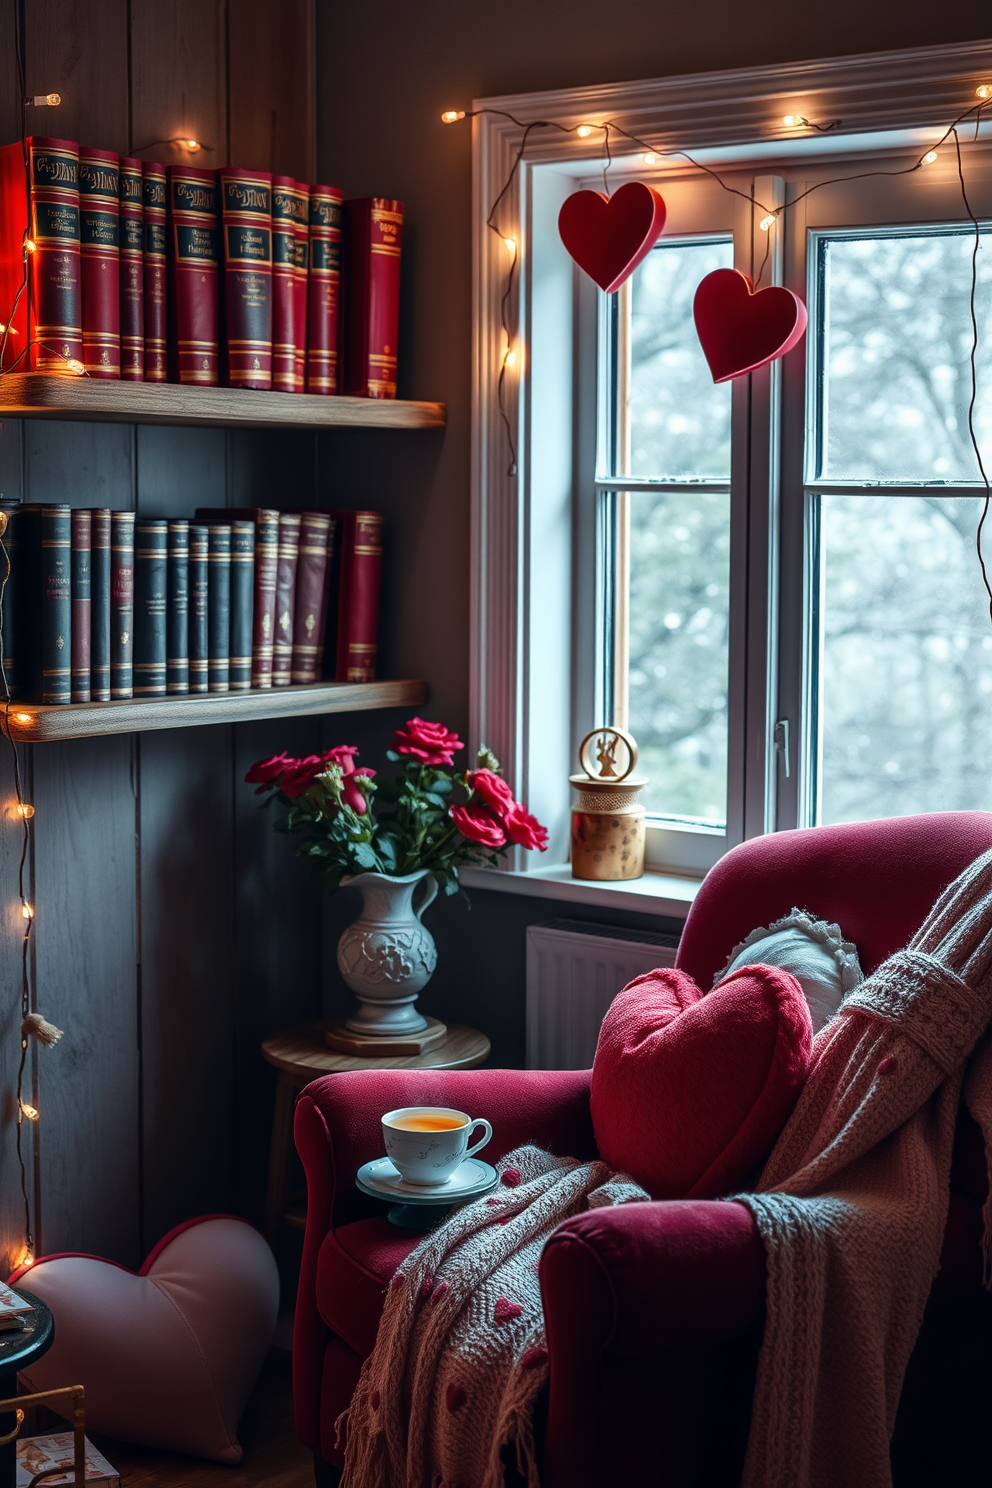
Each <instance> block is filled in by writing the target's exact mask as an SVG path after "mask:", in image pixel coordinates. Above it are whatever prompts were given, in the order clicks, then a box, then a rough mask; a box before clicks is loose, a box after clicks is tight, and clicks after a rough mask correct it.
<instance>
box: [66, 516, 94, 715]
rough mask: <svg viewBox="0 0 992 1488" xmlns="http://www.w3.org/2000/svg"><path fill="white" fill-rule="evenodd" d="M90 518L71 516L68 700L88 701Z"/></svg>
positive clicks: (91, 528) (91, 602)
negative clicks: (70, 677)
mask: <svg viewBox="0 0 992 1488" xmlns="http://www.w3.org/2000/svg"><path fill="white" fill-rule="evenodd" d="M92 530H93V515H92V513H91V512H88V511H87V510H86V509H85V508H83V507H78V508H77V509H76V510H75V511H74V512H73V513H72V571H71V575H70V578H71V582H72V701H73V702H74V703H88V702H89V700H90V612H91V610H92V606H93V589H92V582H91V581H92V572H91V568H90V547H91V543H92V537H91V534H92Z"/></svg>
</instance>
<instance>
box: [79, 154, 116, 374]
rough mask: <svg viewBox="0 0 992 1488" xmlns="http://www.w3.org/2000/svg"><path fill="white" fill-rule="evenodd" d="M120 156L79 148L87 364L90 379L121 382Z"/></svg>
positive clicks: (84, 360)
mask: <svg viewBox="0 0 992 1488" xmlns="http://www.w3.org/2000/svg"><path fill="white" fill-rule="evenodd" d="M120 189H121V188H120V156H119V155H118V154H117V152H116V150H94V149H91V148H90V146H88V145H83V146H81V148H80V151H79V254H80V271H81V274H82V281H83V365H84V366H85V368H86V371H87V373H88V374H89V376H90V377H102V378H109V379H112V380H113V381H115V382H119V381H120V375H121V276H120V266H121V246H120V213H121V202H120Z"/></svg>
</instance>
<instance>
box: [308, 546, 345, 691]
mask: <svg viewBox="0 0 992 1488" xmlns="http://www.w3.org/2000/svg"><path fill="white" fill-rule="evenodd" d="M340 525H341V523H340V522H339V521H338V519H337V517H331V519H330V526H329V527H328V529H327V564H326V567H325V569H324V587H323V589H322V591H321V596H320V614H319V615H318V617H317V658H316V673H317V675H316V677H315V678H314V680H315V681H319V680H320V679H321V677H322V676H323V675H324V663H325V652H326V651H327V617H328V615H330V614H331V596H332V594H333V596H334V598H335V599H336V598H337V587H336V584H337V573H338V564H337V562H336V561H335V560H336V559H337V556H338V555H337V546H338V528H339V527H340ZM331 670H332V675H333V668H332V669H331Z"/></svg>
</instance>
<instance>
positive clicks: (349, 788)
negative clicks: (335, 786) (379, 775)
mask: <svg viewBox="0 0 992 1488" xmlns="http://www.w3.org/2000/svg"><path fill="white" fill-rule="evenodd" d="M349 763H350V761H349ZM374 775H375V771H374V770H368V769H366V768H365V767H364V766H363V767H362V769H361V770H356V771H355V773H354V775H349V776H348V777H347V779H346V780H345V781H344V782H343V784H342V786H341V800H342V801H343V802H344V804H345V805H346V806H350V807H351V809H352V811H354V812H355V813H356V815H358V816H364V815H365V813H366V812H367V811H368V809H369V807H368V802H367V801H366V799H365V797H364V796H363V795H362V793H361V791H360V790H359V788H358V781H359V780H371V779H372V778H373V777H374Z"/></svg>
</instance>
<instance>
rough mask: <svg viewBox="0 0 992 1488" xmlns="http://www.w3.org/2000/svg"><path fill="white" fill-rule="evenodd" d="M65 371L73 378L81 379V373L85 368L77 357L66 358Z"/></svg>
mask: <svg viewBox="0 0 992 1488" xmlns="http://www.w3.org/2000/svg"><path fill="white" fill-rule="evenodd" d="M65 369H66V371H67V372H71V373H72V375H73V377H82V375H83V373H84V372H85V371H86V368H85V367H84V366H83V364H82V362H81V361H80V360H79V358H78V357H66V359H65Z"/></svg>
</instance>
